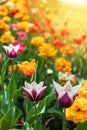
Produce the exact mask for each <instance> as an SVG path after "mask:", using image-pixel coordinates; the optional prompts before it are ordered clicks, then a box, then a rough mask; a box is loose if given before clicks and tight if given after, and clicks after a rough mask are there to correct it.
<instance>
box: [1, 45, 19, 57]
mask: <svg viewBox="0 0 87 130" xmlns="http://www.w3.org/2000/svg"><path fill="white" fill-rule="evenodd" d="M3 48H4V49H5V51H6V53H7V55H8V56H9V57H10V58H11V59H14V58H15V57H16V56H17V54H18V50H19V49H20V45H17V46H14V45H12V44H10V45H9V46H3Z"/></svg>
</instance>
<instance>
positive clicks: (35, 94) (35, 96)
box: [23, 81, 47, 102]
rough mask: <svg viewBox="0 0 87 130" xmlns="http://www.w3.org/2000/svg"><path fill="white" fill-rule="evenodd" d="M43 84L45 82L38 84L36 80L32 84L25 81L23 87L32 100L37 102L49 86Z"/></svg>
mask: <svg viewBox="0 0 87 130" xmlns="http://www.w3.org/2000/svg"><path fill="white" fill-rule="evenodd" d="M42 86H43V82H40V83H39V84H37V83H36V82H35V81H34V82H32V83H31V84H30V83H28V82H25V87H23V89H24V92H25V93H26V95H27V96H28V97H29V99H30V100H31V101H34V102H37V101H39V100H40V99H41V97H42V95H43V93H44V91H45V89H46V88H47V87H46V86H45V87H42Z"/></svg>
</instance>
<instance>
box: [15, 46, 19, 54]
mask: <svg viewBox="0 0 87 130" xmlns="http://www.w3.org/2000/svg"><path fill="white" fill-rule="evenodd" d="M19 48H20V45H17V46H15V47H14V50H15V51H16V53H17V52H18V50H19Z"/></svg>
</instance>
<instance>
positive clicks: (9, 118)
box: [0, 107, 22, 130]
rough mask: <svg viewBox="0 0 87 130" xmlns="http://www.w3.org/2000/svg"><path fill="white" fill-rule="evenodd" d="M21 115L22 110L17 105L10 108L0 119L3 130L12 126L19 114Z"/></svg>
mask: <svg viewBox="0 0 87 130" xmlns="http://www.w3.org/2000/svg"><path fill="white" fill-rule="evenodd" d="M21 115H22V112H21V110H20V109H18V108H17V107H13V108H11V109H10V110H9V111H7V113H5V115H4V116H3V117H2V118H1V119H0V125H1V127H2V129H3V130H8V128H11V127H13V126H14V125H15V124H16V122H17V121H18V119H19V118H20V116H21Z"/></svg>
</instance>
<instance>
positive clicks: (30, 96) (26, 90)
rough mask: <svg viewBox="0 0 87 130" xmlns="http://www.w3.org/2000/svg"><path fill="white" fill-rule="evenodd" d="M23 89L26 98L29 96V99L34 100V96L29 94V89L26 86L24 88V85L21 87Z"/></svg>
mask: <svg viewBox="0 0 87 130" xmlns="http://www.w3.org/2000/svg"><path fill="white" fill-rule="evenodd" d="M23 89H24V92H25V93H26V95H27V96H28V98H29V99H30V100H31V101H34V98H33V96H32V94H31V92H30V91H29V89H27V88H25V87H23Z"/></svg>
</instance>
